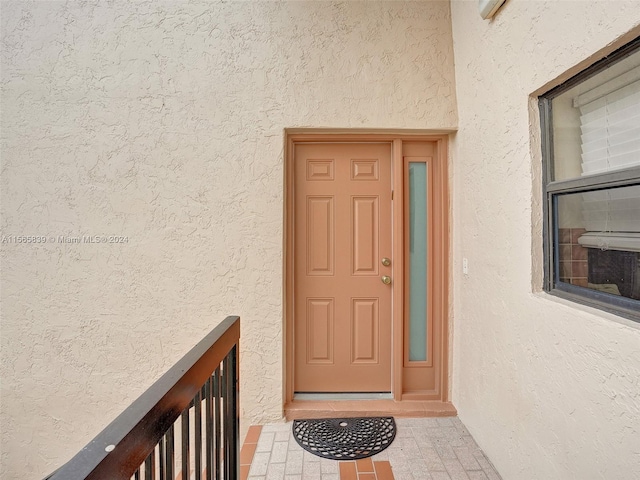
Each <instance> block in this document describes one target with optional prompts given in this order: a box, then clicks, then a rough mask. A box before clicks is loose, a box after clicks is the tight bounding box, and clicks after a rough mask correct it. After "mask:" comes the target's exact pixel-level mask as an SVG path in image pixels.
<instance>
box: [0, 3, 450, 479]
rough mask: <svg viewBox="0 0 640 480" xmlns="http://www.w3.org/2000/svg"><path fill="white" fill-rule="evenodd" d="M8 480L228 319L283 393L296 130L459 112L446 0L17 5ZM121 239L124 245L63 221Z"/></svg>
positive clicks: (13, 15) (254, 365)
mask: <svg viewBox="0 0 640 480" xmlns="http://www.w3.org/2000/svg"><path fill="white" fill-rule="evenodd" d="M0 13H1V21H2V24H1V29H2V65H1V66H2V69H1V70H2V77H1V79H2V125H1V126H2V145H1V147H2V151H1V154H2V172H1V173H2V223H1V228H2V235H5V236H6V235H43V236H45V237H46V238H47V239H49V238H50V237H54V238H55V239H56V240H55V241H53V242H52V241H51V240H48V241H47V243H46V244H44V245H24V244H21V245H17V244H3V245H2V250H1V252H2V258H1V261H2V278H1V280H2V297H1V300H2V319H1V321H2V324H1V327H2V370H1V375H2V415H1V418H0V423H1V425H2V427H1V431H2V446H1V450H2V469H1V471H0V477H2V478H3V479H18V478H19V479H24V478H40V477H42V476H43V475H45V474H47V473H49V472H50V471H51V470H53V469H54V468H55V467H57V466H59V465H60V464H61V463H63V462H64V461H65V460H67V459H68V458H69V457H70V456H71V455H72V454H73V453H75V452H76V451H77V450H78V449H79V448H81V447H82V446H83V445H84V444H85V443H86V442H87V441H88V440H89V439H90V438H92V437H93V436H94V435H95V434H96V433H98V432H99V431H100V430H101V429H102V427H104V426H105V425H106V424H107V423H108V422H109V421H111V420H112V419H113V418H114V417H115V416H116V415H117V414H118V413H119V412H120V411H121V410H122V409H123V408H124V407H125V406H126V405H128V404H129V403H130V402H131V401H132V400H133V399H135V398H136V397H137V396H138V395H139V394H140V393H141V392H142V391H143V390H144V389H145V388H146V387H147V386H148V385H149V384H150V383H151V382H152V381H154V380H155V379H156V378H158V377H159V376H160V375H161V373H163V372H164V371H165V370H166V369H167V368H168V367H169V366H170V365H172V364H173V363H174V362H175V361H176V360H177V359H178V358H179V357H180V356H181V355H182V354H183V353H185V352H186V351H187V350H188V349H189V348H190V347H191V346H193V345H194V344H195V343H196V342H197V341H198V340H200V339H201V338H202V337H203V336H204V335H205V334H206V333H207V332H208V331H209V330H210V329H211V328H212V327H213V326H215V324H217V323H218V322H219V321H220V320H222V319H223V318H224V317H225V316H226V315H228V314H239V315H241V316H242V320H243V323H242V350H241V355H242V357H241V362H242V363H241V368H242V372H243V377H242V385H241V388H242V414H243V418H244V419H245V420H246V422H262V421H267V420H275V419H279V418H280V416H281V409H282V324H283V319H282V311H283V306H282V286H281V285H282V262H283V259H282V239H283V225H282V222H283V216H282V210H283V205H282V202H283V129H284V128H286V127H307V126H308V127H320V126H326V127H343V128H344V127H354V128H373V127H375V128H414V129H415V128H419V129H441V128H454V127H455V126H456V125H457V120H456V108H455V87H454V69H453V62H452V42H451V23H450V14H449V4H448V2H418V3H404V2H389V3H378V2H345V3H333V2H306V3H305V2H277V3H276V2H189V3H187V2H182V1H174V2H142V1H140V2H138V1H136V2H128V1H126V2H125V1H119V0H116V1H109V2H102V1H82V2H45V1H41V2H31V1H30V2H8V1H3V2H2V3H1V12H0ZM82 235H122V236H126V237H128V242H127V243H124V244H116V245H90V244H81V245H77V244H62V243H60V242H59V241H58V236H70V237H78V236H82Z"/></svg>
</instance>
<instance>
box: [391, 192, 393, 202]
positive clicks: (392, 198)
mask: <svg viewBox="0 0 640 480" xmlns="http://www.w3.org/2000/svg"><path fill="white" fill-rule="evenodd" d="M391 200H393V190H391Z"/></svg>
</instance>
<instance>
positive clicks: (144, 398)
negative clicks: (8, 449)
mask: <svg viewBox="0 0 640 480" xmlns="http://www.w3.org/2000/svg"><path fill="white" fill-rule="evenodd" d="M239 338H240V318H239V317H227V318H226V319H225V320H224V321H223V322H222V323H221V324H220V325H218V326H217V327H216V328H214V329H213V330H212V331H211V333H209V334H208V335H207V336H206V337H205V338H204V339H203V340H202V341H201V342H200V343H198V344H197V345H196V346H195V347H193V348H192V349H191V350H190V351H189V353H187V354H186V355H185V356H184V357H183V358H182V359H181V360H180V361H179V362H178V363H176V364H175V365H174V366H173V367H171V369H170V370H169V371H168V372H167V373H165V374H164V375H163V376H162V377H161V378H160V379H159V380H158V381H157V382H156V383H154V384H153V385H152V386H151V387H150V388H149V389H148V390H147V391H146V392H144V393H143V394H142V395H141V396H140V397H139V398H138V399H137V400H136V401H135V402H133V403H132V404H131V405H130V406H129V407H128V408H127V409H126V410H125V411H124V412H122V413H121V414H120V416H118V417H117V418H116V419H115V420H114V421H113V422H111V423H110V424H109V425H108V426H107V427H106V428H105V429H104V430H103V431H102V432H100V433H99V434H98V436H96V437H95V438H94V439H93V440H91V441H90V442H89V443H88V444H87V445H86V446H85V447H84V448H83V449H82V450H80V452H78V453H77V454H76V455H75V456H74V457H73V458H72V459H71V460H70V461H69V462H67V463H66V464H65V465H63V466H62V467H60V468H59V469H58V470H57V471H55V472H54V473H53V474H51V475H49V476H48V477H46V479H45V480H98V479H100V480H105V479H106V480H130V479H132V480H133V479H135V480H175V479H176V478H181V479H182V480H187V479H195V480H213V479H215V480H219V479H225V480H235V479H236V478H239V471H240V468H239V463H240V458H239V448H240V438H239V417H238V413H239V409H238V396H239V391H238V390H239V361H238V341H239ZM176 445H178V448H176Z"/></svg>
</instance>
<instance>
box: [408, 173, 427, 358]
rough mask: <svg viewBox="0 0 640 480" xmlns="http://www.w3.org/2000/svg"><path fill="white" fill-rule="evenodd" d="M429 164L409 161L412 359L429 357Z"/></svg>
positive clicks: (410, 350) (410, 354)
mask: <svg viewBox="0 0 640 480" xmlns="http://www.w3.org/2000/svg"><path fill="white" fill-rule="evenodd" d="M427 320H428V319H427V164H426V163H419V162H410V163H409V361H425V360H426V359H427Z"/></svg>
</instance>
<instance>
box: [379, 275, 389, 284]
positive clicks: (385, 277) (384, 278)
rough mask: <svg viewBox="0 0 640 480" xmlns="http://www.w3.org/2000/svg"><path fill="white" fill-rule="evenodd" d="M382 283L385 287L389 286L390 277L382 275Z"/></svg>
mask: <svg viewBox="0 0 640 480" xmlns="http://www.w3.org/2000/svg"><path fill="white" fill-rule="evenodd" d="M381 280H382V283H384V284H385V285H390V284H391V277H390V276H388V275H384V276H383V277H382V278H381Z"/></svg>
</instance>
